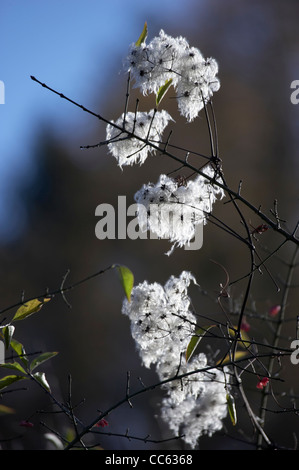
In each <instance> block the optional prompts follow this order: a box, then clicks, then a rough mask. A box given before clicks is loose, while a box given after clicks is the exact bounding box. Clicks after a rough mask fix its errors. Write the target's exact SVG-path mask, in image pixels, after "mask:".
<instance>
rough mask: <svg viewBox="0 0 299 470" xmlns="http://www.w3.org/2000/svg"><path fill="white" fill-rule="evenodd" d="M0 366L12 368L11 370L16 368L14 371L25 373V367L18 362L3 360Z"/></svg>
mask: <svg viewBox="0 0 299 470" xmlns="http://www.w3.org/2000/svg"><path fill="white" fill-rule="evenodd" d="M0 367H2V368H4V369H13V370H16V371H18V372H21V373H22V374H24V375H26V371H25V369H23V367H22V366H21V364H19V363H18V362H5V363H3V364H0Z"/></svg>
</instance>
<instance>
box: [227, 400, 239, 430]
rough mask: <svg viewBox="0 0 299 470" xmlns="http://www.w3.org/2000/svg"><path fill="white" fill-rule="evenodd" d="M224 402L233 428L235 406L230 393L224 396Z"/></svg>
mask: <svg viewBox="0 0 299 470" xmlns="http://www.w3.org/2000/svg"><path fill="white" fill-rule="evenodd" d="M226 402H227V408H228V413H229V416H230V419H231V422H232V423H233V426H235V425H236V424H237V413H236V406H235V400H234V397H233V396H232V395H231V394H230V393H227V394H226Z"/></svg>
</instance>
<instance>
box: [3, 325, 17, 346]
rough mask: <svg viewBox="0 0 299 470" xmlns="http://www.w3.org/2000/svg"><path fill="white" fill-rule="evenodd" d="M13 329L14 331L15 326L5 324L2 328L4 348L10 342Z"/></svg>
mask: <svg viewBox="0 0 299 470" xmlns="http://www.w3.org/2000/svg"><path fill="white" fill-rule="evenodd" d="M14 331H15V327H14V326H13V325H7V326H5V327H4V328H3V330H2V332H3V338H4V343H5V347H6V349H8V348H9V346H10V342H11V339H12V336H13V334H14Z"/></svg>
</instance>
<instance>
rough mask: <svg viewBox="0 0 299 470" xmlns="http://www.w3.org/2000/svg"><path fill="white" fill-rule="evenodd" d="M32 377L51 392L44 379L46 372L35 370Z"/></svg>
mask: <svg viewBox="0 0 299 470" xmlns="http://www.w3.org/2000/svg"><path fill="white" fill-rule="evenodd" d="M32 377H34V378H35V380H36V381H37V382H38V383H40V384H41V385H42V386H43V387H44V388H45V389H46V390H47V391H48V392H51V389H50V386H49V384H48V382H47V379H46V374H45V373H44V372H35V374H33V375H32Z"/></svg>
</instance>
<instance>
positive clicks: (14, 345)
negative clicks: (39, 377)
mask: <svg viewBox="0 0 299 470" xmlns="http://www.w3.org/2000/svg"><path fill="white" fill-rule="evenodd" d="M10 346H11V347H12V349H13V350H14V351H15V352H16V353H17V355H18V356H19V358H20V361H22V363H23V364H24V366H25V367H28V359H27V356H26V352H25V349H24V346H23V345H22V343H20V342H19V341H17V340H16V339H12V340H11V342H10Z"/></svg>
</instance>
